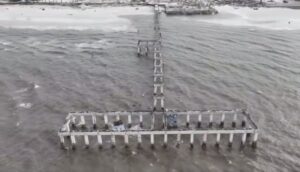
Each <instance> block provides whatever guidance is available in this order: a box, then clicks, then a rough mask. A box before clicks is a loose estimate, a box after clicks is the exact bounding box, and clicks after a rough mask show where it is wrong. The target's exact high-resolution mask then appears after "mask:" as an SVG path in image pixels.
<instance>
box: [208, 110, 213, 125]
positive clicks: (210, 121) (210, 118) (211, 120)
mask: <svg viewBox="0 0 300 172" xmlns="http://www.w3.org/2000/svg"><path fill="white" fill-rule="evenodd" d="M212 122H213V114H212V113H211V114H210V115H209V125H208V126H209V128H211V127H212V125H213V123H212Z"/></svg>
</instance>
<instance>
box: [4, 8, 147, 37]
mask: <svg viewBox="0 0 300 172" xmlns="http://www.w3.org/2000/svg"><path fill="white" fill-rule="evenodd" d="M0 11H1V15H0V26H1V27H5V28H17V29H38V30H49V29H50V30H52V29H55V30H65V29H71V30H102V31H107V32H116V31H117V32H119V31H136V29H135V28H134V27H133V26H132V24H131V22H130V20H129V19H126V18H123V17H121V16H123V15H150V14H152V9H151V8H150V7H140V8H139V9H138V10H137V9H136V8H135V7H85V8H83V9H81V8H72V7H62V6H37V5H32V6H22V5H15V6H10V5H3V6H0Z"/></svg>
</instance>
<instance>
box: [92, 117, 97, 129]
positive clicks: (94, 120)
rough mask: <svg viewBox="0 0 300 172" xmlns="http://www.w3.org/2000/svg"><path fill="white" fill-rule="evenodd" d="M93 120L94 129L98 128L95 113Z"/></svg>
mask: <svg viewBox="0 0 300 172" xmlns="http://www.w3.org/2000/svg"><path fill="white" fill-rule="evenodd" d="M92 121H93V129H94V130H97V128H98V127H97V121H96V116H95V115H93V116H92Z"/></svg>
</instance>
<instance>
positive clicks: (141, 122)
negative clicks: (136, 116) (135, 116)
mask: <svg viewBox="0 0 300 172" xmlns="http://www.w3.org/2000/svg"><path fill="white" fill-rule="evenodd" d="M140 127H141V128H143V115H142V114H140Z"/></svg>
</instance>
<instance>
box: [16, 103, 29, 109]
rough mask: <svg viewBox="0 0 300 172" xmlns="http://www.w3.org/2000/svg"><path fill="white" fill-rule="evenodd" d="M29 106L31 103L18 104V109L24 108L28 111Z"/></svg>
mask: <svg viewBox="0 0 300 172" xmlns="http://www.w3.org/2000/svg"><path fill="white" fill-rule="evenodd" d="M31 106H32V104H31V103H20V104H19V107H21V108H25V109H30V108H31Z"/></svg>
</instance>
